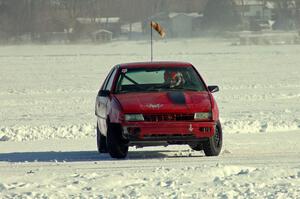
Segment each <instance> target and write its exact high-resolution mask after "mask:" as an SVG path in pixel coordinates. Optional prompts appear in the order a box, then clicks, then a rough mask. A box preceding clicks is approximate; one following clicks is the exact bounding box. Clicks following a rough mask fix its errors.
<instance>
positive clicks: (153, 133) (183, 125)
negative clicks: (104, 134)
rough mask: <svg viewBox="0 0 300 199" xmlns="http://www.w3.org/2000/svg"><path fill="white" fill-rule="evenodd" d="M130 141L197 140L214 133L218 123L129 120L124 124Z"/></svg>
mask: <svg viewBox="0 0 300 199" xmlns="http://www.w3.org/2000/svg"><path fill="white" fill-rule="evenodd" d="M122 126H123V134H124V137H125V138H127V139H128V140H129V141H151V140H152V141H189V140H190V141H195V140H198V139H199V140H200V139H203V138H209V137H212V136H213V135H214V132H215V128H216V123H215V122H214V121H209V122H202V121H201V122H200V121H199V122H195V121H192V122H127V123H124V124H122Z"/></svg>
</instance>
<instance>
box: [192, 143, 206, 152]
mask: <svg viewBox="0 0 300 199" xmlns="http://www.w3.org/2000/svg"><path fill="white" fill-rule="evenodd" d="M189 146H190V147H191V149H193V150H194V151H202V150H203V144H202V143H193V144H190V145H189Z"/></svg>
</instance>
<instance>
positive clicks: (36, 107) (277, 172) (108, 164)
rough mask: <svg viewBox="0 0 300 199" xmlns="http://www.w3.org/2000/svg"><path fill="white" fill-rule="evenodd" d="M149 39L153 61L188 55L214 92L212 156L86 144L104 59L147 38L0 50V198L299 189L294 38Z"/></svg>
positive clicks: (251, 194) (258, 194) (112, 60)
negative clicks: (286, 41)
mask: <svg viewBox="0 0 300 199" xmlns="http://www.w3.org/2000/svg"><path fill="white" fill-rule="evenodd" d="M231 43H232V41H228V40H220V39H182V40H168V39H165V40H157V41H155V42H154V58H155V60H177V61H187V62H191V63H193V64H194V65H195V66H196V68H197V69H198V70H199V72H200V73H201V74H202V76H203V77H204V79H205V81H206V82H207V83H208V84H209V85H219V87H220V92H218V93H215V94H214V95H215V97H216V100H217V102H218V105H219V109H220V116H221V122H222V125H223V132H224V147H223V150H222V153H221V155H220V156H218V157H210V158H209V157H205V156H204V154H203V153H200V152H196V151H192V150H190V149H189V147H188V146H169V147H167V148H163V147H150V148H143V149H135V148H130V151H129V156H128V158H127V159H126V160H122V161H118V160H114V159H111V158H110V157H109V155H103V154H101V155H99V154H97V152H96V142H95V121H96V118H95V116H94V103H95V97H96V93H97V91H98V89H99V87H100V85H101V83H102V82H103V80H104V78H105V77H106V75H107V73H108V72H109V70H110V69H111V67H112V66H113V65H115V64H118V63H123V62H133V61H146V60H149V58H150V43H149V42H148V41H115V42H112V43H109V44H105V45H48V46H41V45H25V46H1V47H0V70H1V73H0V102H1V103H0V110H1V111H0V198H75V197H79V198H153V197H154V198H299V197H300V145H299V141H300V103H299V101H300V80H299V78H300V66H299V63H300V57H299V54H300V46H299V45H277V46H232V45H230V44H231Z"/></svg>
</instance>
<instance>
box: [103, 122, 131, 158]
mask: <svg viewBox="0 0 300 199" xmlns="http://www.w3.org/2000/svg"><path fill="white" fill-rule="evenodd" d="M107 149H108V152H109V154H110V156H111V157H112V158H118V159H120V158H125V157H126V156H127V153H128V145H127V144H126V142H125V140H124V139H123V138H122V128H121V127H120V126H119V125H117V124H111V123H108V128H107Z"/></svg>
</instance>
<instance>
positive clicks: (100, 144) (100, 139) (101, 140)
mask: <svg viewBox="0 0 300 199" xmlns="http://www.w3.org/2000/svg"><path fill="white" fill-rule="evenodd" d="M97 149H98V152H99V153H107V146H106V137H105V136H104V135H102V134H101V132H100V130H99V127H98V124H97Z"/></svg>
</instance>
